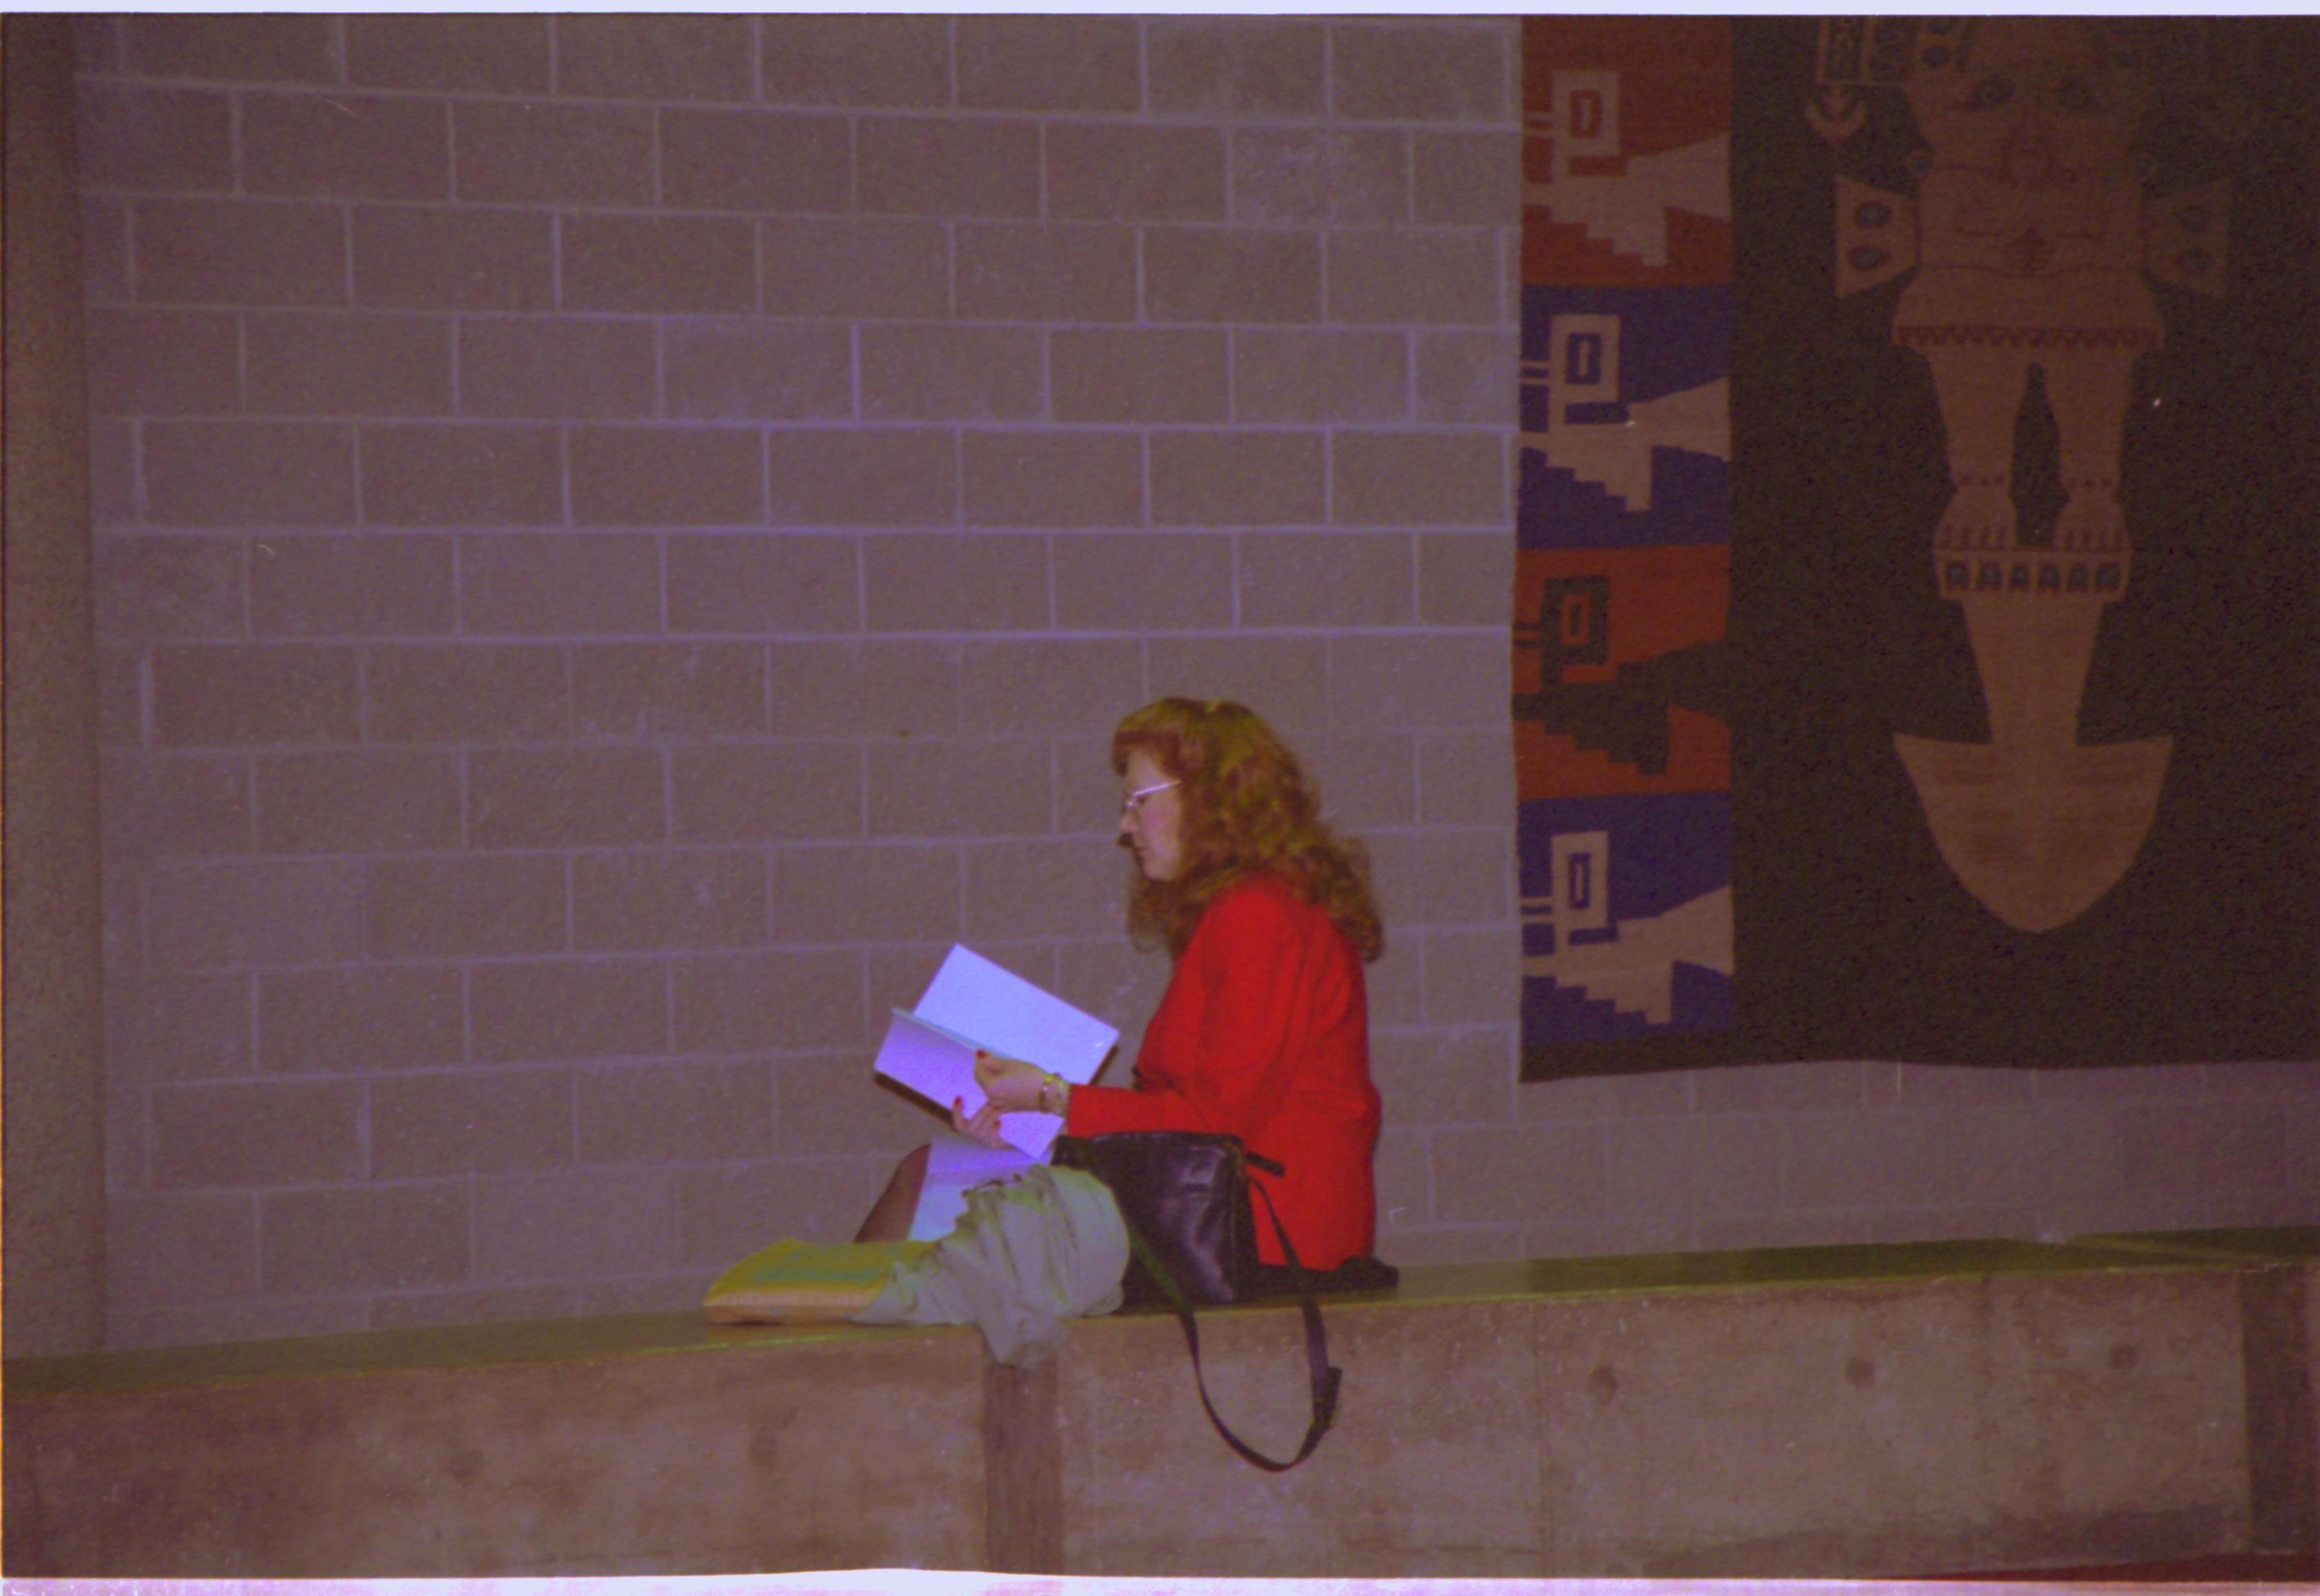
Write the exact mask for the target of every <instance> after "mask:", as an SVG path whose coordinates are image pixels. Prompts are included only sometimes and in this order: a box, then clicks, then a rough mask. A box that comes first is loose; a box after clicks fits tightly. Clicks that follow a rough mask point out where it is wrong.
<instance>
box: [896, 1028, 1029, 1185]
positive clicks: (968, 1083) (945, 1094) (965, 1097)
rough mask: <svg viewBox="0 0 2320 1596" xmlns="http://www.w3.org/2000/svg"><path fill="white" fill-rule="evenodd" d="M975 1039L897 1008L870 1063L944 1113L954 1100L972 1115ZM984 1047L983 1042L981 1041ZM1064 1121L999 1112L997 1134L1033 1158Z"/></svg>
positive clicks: (977, 1101)
mask: <svg viewBox="0 0 2320 1596" xmlns="http://www.w3.org/2000/svg"><path fill="white" fill-rule="evenodd" d="M976 1046H977V1044H976V1043H974V1042H971V1041H969V1040H968V1039H967V1038H965V1037H963V1036H960V1035H959V1034H958V1033H956V1031H951V1030H946V1029H943V1028H942V1027H941V1026H938V1025H929V1023H928V1022H927V1021H926V1020H922V1019H920V1017H919V1016H918V1015H916V1014H909V1013H905V1012H904V1011H902V1010H900V1009H897V1010H895V1011H894V1017H893V1020H889V1021H888V1022H887V1025H886V1039H885V1041H884V1043H883V1044H882V1045H881V1046H880V1047H879V1048H878V1057H877V1060H876V1062H875V1064H874V1065H873V1066H872V1067H873V1068H875V1070H876V1071H877V1072H878V1074H880V1075H884V1076H885V1077H886V1078H887V1079H888V1080H890V1081H893V1083H894V1084H897V1085H900V1086H907V1087H908V1088H910V1089H911V1091H912V1092H915V1093H918V1094H919V1095H920V1097H923V1098H925V1099H926V1100H927V1101H928V1102H930V1103H932V1104H933V1105H934V1106H935V1108H936V1109H938V1111H941V1112H942V1113H944V1114H946V1115H947V1114H948V1113H949V1112H950V1110H951V1105H952V1103H954V1102H956V1103H958V1104H960V1105H961V1107H962V1109H963V1111H964V1112H965V1113H966V1114H967V1115H968V1116H970V1117H972V1116H973V1115H974V1111H976V1110H977V1109H980V1108H981V1107H982V1106H983V1103H984V1102H985V1101H986V1099H985V1097H984V1095H983V1088H982V1087H980V1086H978V1085H976V1084H975V1082H974V1050H975V1047H976ZM984 1046H986V1047H987V1044H984ZM1063 1128H1064V1122H1063V1120H1060V1119H1058V1118H1056V1116H1055V1115H1053V1114H1001V1115H1000V1116H999V1138H1000V1139H1001V1141H1003V1142H1005V1143H1006V1144H1007V1145H1008V1146H1009V1147H1014V1148H1016V1149H1018V1150H1019V1151H1020V1152H1022V1153H1024V1154H1025V1155H1027V1156H1029V1157H1032V1158H1035V1159H1040V1158H1045V1157H1046V1156H1047V1149H1048V1148H1049V1147H1052V1146H1054V1145H1055V1140H1056V1136H1057V1135H1058V1134H1059V1133H1060V1132H1061V1131H1062V1130H1063Z"/></svg>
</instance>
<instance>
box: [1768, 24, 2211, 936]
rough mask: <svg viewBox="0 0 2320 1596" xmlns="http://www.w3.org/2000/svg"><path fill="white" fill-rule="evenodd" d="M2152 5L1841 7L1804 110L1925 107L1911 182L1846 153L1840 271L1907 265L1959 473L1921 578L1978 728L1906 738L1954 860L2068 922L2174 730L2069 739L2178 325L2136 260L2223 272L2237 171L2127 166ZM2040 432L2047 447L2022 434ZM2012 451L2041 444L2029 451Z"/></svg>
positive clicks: (2182, 274) (1876, 275) (2161, 275)
mask: <svg viewBox="0 0 2320 1596" xmlns="http://www.w3.org/2000/svg"><path fill="white" fill-rule="evenodd" d="M2175 26H2176V28H2177V29H2178V30H2179V31H2180V28H2181V26H2182V25H2181V24H2175ZM2154 27H2155V24H2152V23H2143V22H2137V21H2126V22H2120V21H2116V20H2111V21H2098V20H2095V19H2082V18H2028V17H2024V18H2014V17H1990V18H1982V19H1979V20H1954V21H1946V22H1944V21H1938V20H1922V21H1921V20H1917V19H1908V18H1880V19H1859V20H1853V19H1848V20H1844V21H1832V22H1828V23H1824V24H1823V26H1822V32H1821V45H1820V67H1819V74H1818V78H1819V86H1818V88H1817V94H1816V97H1815V100H1814V103H1813V104H1812V105H1811V106H1810V107H1809V109H1808V119H1809V120H1810V122H1811V123H1812V126H1813V128H1814V130H1815V131H1817V132H1818V133H1819V134H1820V135H1821V137H1822V138H1823V139H1825V140H1826V141H1827V142H1828V143H1829V144H1830V145H1831V146H1832V147H1833V148H1835V150H1837V151H1838V152H1839V159H1840V162H1842V161H1843V159H1844V151H1845V150H1846V146H1847V145H1848V144H1849V143H1851V142H1852V141H1853V140H1854V138H1855V136H1856V135H1857V134H1859V133H1860V132H1861V131H1862V127H1863V125H1864V123H1865V122H1867V121H1868V118H1869V111H1870V105H1869V103H1868V97H1869V96H1870V95H1880V94H1881V95H1899V96H1900V97H1901V98H1902V99H1903V100H1904V101H1905V102H1906V105H1907V109H1908V115H1909V117H1910V119H1911V121H1912V122H1914V124H1915V130H1914V131H1915V133H1916V136H1917V147H1916V148H1915V150H1913V151H1912V153H1911V155H1910V157H1909V159H1908V167H1909V169H1910V171H1911V172H1912V173H1913V174H1914V175H1915V177H1916V192H1915V193H1914V194H1910V193H1905V192H1901V191H1899V189H1897V188H1895V187H1891V186H1883V185H1880V184H1879V183H1876V182H1871V181H1867V180H1864V179H1863V178H1862V177H1854V176H1849V175H1847V174H1846V173H1845V172H1844V170H1842V169H1840V170H1839V171H1838V172H1837V174H1836V176H1835V188H1836V240H1835V242H1836V290H1837V292H1838V294H1839V295H1851V294H1857V293H1860V292H1862V291H1864V290H1867V289H1871V288H1874V287H1877V286H1880V285H1882V284H1885V283H1889V282H1891V281H1893V280H1895V279H1897V278H1899V277H1903V276H1904V275H1905V274H1911V275H1909V277H1908V281H1907V283H1906V284H1905V285H1904V286H1902V288H1901V290H1900V293H1899V300H1898V302H1897V304H1896V308H1895V311H1894V314H1893V340H1894V342H1895V343H1897V344H1899V345H1900V346H1901V347H1903V348H1905V349H1910V350H1913V351H1915V352H1916V353H1917V355H1919V356H1920V357H1922V358H1924V360H1925V361H1926V365H1927V367H1929V368H1930V371H1931V375H1932V377H1933V383H1934V389H1935V395H1936V397H1937V399H1938V402H1939V404H1940V409H1941V418H1942V424H1943V428H1944V434H1945V439H1944V447H1945V450H1946V454H1947V459H1948V466H1949V475H1950V483H1951V487H1952V490H1953V491H1952V496H1951V498H1950V500H1949V503H1948V505H1947V507H1946V509H1945V510H1944V512H1943V514H1942V517H1941V521H1940V524H1939V526H1938V527H1937V528H1936V530H1935V533H1934V548H1933V550H1932V556H1933V560H1934V566H1935V583H1936V585H1937V591H1938V592H1939V593H1940V594H1941V595H1942V597H1943V598H1944V599H1946V600H1948V601H1951V602H1953V603H1956V604H1958V605H1959V606H1960V607H1961V609H1962V612H1963V615H1964V620H1965V623H1966V631H1967V636H1968V639H1969V640H1970V643H1971V648H1972V651H1973V657H1974V664H1975V667H1976V670H1977V672H1978V673H1979V675H1980V680H1981V686H1982V692H1983V695H1984V699H1985V702H1986V704H1987V708H1988V712H1989V732H1990V737H1989V742H1987V743H1958V742H1944V741H1939V740H1936V739H1930V738H1922V737H1912V736H1908V735H1905V734H1899V733H1897V734H1895V736H1894V739H1893V742H1894V748H1895V751H1896V753H1897V754H1898V756H1899V758H1900V760H1901V763H1902V764H1903V766H1905V767H1906V768H1907V769H1908V775H1909V779H1910V781H1911V782H1912V784H1914V785H1915V787H1916V789H1917V796H1918V799H1919V801H1920V803H1922V804H1923V806H1924V809H1925V813H1926V822H1927V825H1928V826H1929V827H1930V829H1931V830H1932V832H1933V836H1934V839H1935V844H1936V846H1937V847H1938V848H1939V849H1940V852H1941V855H1942V857H1943V859H1944V861H1945V862H1946V863H1947V864H1948V866H1949V867H1950V869H1951V870H1952V871H1953V873H1954V874H1955V875H1956V876H1957V878H1958V880H1959V881H1960V882H1961V883H1962V884H1963V885H1964V886H1965V887H1966V889H1967V890H1968V891H1969V892H1970V893H1972V894H1973V896H1974V897H1975V898H1976V899H1978V900H1979V901H1980V902H1981V903H1982V904H1983V906H1984V907H1986V908H1987V909H1989V911H1990V912H1991V913H1992V914H1993V915H1995V916H1997V918H1998V920H2001V921H2003V922H2004V923H2006V924H2007V925H2008V926H2011V927H2014V928H2015V929H2018V930H2024V931H2031V932H2038V931H2047V930H2052V929H2055V928H2057V927H2059V926H2062V925H2066V924H2068V923H2070V922H2071V920H2075V919H2076V918H2078V917H2079V916H2080V914H2082V913H2084V912H2085V911H2087V910H2088V909H2089V908H2090V907H2091V906H2092V905H2093V904H2094V903H2095V902H2097V901H2098V900H2099V899H2100V898H2101V897H2102V896H2103V894H2104V893H2107V892H2108V891H2109V890H2110V889H2111V888H2112V887H2113V886H2115V885H2116V884H2117V883H2118V881H2119V880H2120V878H2121V877H2122V876H2124V875H2125V874H2126V872H2127V870H2128V869H2129V868H2130V867H2131V866H2133V864H2134V859H2135V856H2136V854H2137V852H2138V851H2139V850H2140V849H2141V848H2142V846H2143V839H2144V837H2145V836H2146V834H2147V833H2148V832H2149V830H2150V829H2151V824H2152V817H2153V815H2154V813H2155V812H2156V810H2157V807H2158V803H2159V794H2160V789H2161V785H2162V784H2164V782H2165V780H2166V775H2167V766H2168V759H2169V757H2170V753H2171V751H2172V749H2173V739H2172V738H2170V737H2149V738H2143V739H2139V740H2135V741H2129V742H2118V743H2109V744H2101V745H2095V746H2081V745H2080V742H2079V739H2078V721H2079V710H2080V700H2081V696H2082V694H2083V692H2084V688H2085V685H2086V681H2087V676H2088V672H2089V667H2090V666H2091V664H2092V663H2093V659H2094V653H2095V648H2096V641H2097V637H2098V630H2099V627H2100V621H2101V616H2102V612H2103V610H2104V608H2105V607H2106V606H2107V605H2108V604H2110V603H2114V602H2115V601H2116V600H2117V599H2118V598H2119V597H2120V596H2121V595H2122V594H2124V593H2125V588H2126V585H2127V582H2128V579H2129V576H2130V573H2131V571H2132V568H2133V564H2134V559H2133V549H2132V548H2131V547H2130V541H2129V538H2128V535H2127V524H2126V517H2125V513H2124V512H2123V511H2122V508H2121V505H2120V502H2119V492H2118V487H2119V456H2120V450H2121V442H2122V439H2123V436H2124V431H2125V413H2126V409H2127V404H2128V400H2129V393H2130V385H2131V382H2132V378H2133V373H2134V363H2135V361H2136V359H2137V358H2139V357H2140V356H2142V355H2143V354H2145V353H2147V352H2149V351H2151V350H2154V349H2158V348H2159V347H2160V345H2161V340H2162V339H2163V337H2164V334H2165V327H2164V325H2163V323H2162V322H2161V315H2160V307H2159V302H2158V300H2157V299H2156V298H2155V297H2154V295H2153V294H2152V289H2151V287H2150V286H2149V285H2148V284H2147V283H2146V281H2145V274H2146V273H2147V274H2149V276H2150V277H2153V278H2156V279H2158V280H2159V281H2161V282H2162V283H2166V284H2171V285H2173V286H2177V287H2180V288H2184V289H2189V290H2191V291H2194V292H2198V293H2203V294H2209V295H2220V294H2221V293H2222V292H2223V290H2224V282H2225V255H2224V237H2225V222H2226V220H2227V212H2226V204H2227V200H2228V195H2227V193H2226V192H2225V186H2224V184H2223V183H2221V182H2220V181H2218V182H2213V183H2208V184H2206V185H2204V186H2197V187H2194V188H2191V189H2189V190H2186V191H2183V192H2178V193H2175V194H2172V195H2167V196H2165V197H2163V198H2152V197H2149V196H2147V195H2146V194H2145V192H2144V179H2143V174H2142V172H2141V171H2140V170H2139V169H2138V161H2137V155H2138V147H2137V140H2138V137H2139V136H2141V135H2142V134H2143V131H2144V129H2145V116H2146V113H2147V112H2148V111H2149V110H2150V108H2151V106H2152V103H2153V98H2154V86H2155V84H2156V83H2157V82H2158V81H2159V80H2160V78H2161V73H2160V72H2159V71H2158V70H2157V69H2156V68H2157V67H2158V65H2159V56H2160V54H2161V51H2160V48H2159V47H2160V45H2161V43H2162V42H2163V41H2161V40H2160V39H2158V38H2157V37H2155V34H2154ZM2209 131H2212V132H2216V133H2217V134H2218V136H2225V135H2226V134H2227V130H2226V129H2225V128H2224V127H2222V126H2221V125H2220V124H2219V123H2216V124H2211V127H2210V130H2209ZM2039 431H2044V433H2045V435H2046V436H2045V439H2044V442H2045V443H2046V445H2047V447H2048V449H2051V455H2050V456H2049V455H2048V454H2047V450H2046V449H2038V448H2035V447H2032V448H2026V449H2025V447H2024V443H2025V439H2029V440H2032V441H2033V442H2034V443H2035V441H2036V439H2035V434H2037V433H2038V432H2039ZM2025 457H2033V458H2049V459H2051V462H2052V463H2051V464H2050V465H2048V466H2047V468H2046V470H2045V471H2044V472H2043V473H2034V472H2025V471H2023V470H2022V469H2020V468H2019V467H2017V461H2018V460H2021V459H2023V458H2025ZM2040 476H2043V478H2044V480H2039V479H2038V478H2039V477H2040ZM2057 477H2058V478H2059V481H2057V480H2056V478H2057Z"/></svg>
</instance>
